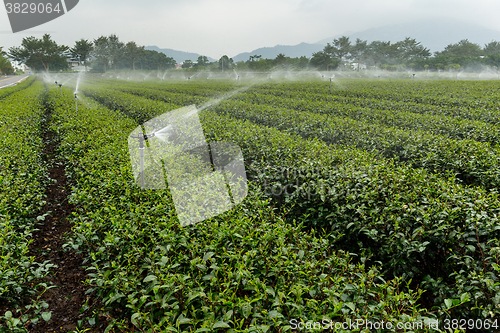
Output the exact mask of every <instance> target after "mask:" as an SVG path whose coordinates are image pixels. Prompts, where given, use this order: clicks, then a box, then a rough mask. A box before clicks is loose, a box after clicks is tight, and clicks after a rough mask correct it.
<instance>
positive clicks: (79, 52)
mask: <svg viewBox="0 0 500 333" xmlns="http://www.w3.org/2000/svg"><path fill="white" fill-rule="evenodd" d="M93 49H94V47H93V43H92V42H89V41H88V40H86V39H83V38H82V39H80V40H79V41H77V42H75V46H74V47H73V48H71V49H70V50H69V52H70V53H71V56H72V57H73V58H75V59H78V61H80V62H83V63H84V64H85V71H87V60H88V59H89V57H90V55H91V54H92V51H93Z"/></svg>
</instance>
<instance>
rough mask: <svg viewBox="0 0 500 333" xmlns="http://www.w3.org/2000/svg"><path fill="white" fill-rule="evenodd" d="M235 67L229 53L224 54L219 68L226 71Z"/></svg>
mask: <svg viewBox="0 0 500 333" xmlns="http://www.w3.org/2000/svg"><path fill="white" fill-rule="evenodd" d="M232 68H233V59H232V58H229V57H228V56H227V55H223V56H222V57H221V58H220V59H219V69H220V70H221V71H223V72H224V70H225V69H232Z"/></svg>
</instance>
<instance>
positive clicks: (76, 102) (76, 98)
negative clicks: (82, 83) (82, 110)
mask: <svg viewBox="0 0 500 333" xmlns="http://www.w3.org/2000/svg"><path fill="white" fill-rule="evenodd" d="M75 108H76V112H78V96H77V95H76V92H75Z"/></svg>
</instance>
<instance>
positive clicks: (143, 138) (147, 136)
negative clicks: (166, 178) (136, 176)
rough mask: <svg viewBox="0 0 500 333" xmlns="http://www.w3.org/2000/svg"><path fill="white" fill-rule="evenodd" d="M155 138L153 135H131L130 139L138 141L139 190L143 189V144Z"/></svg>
mask: <svg viewBox="0 0 500 333" xmlns="http://www.w3.org/2000/svg"><path fill="white" fill-rule="evenodd" d="M154 136H155V133H151V134H142V135H131V136H130V137H131V138H134V139H137V140H139V163H140V174H141V188H144V187H145V185H144V142H145V141H147V140H148V139H150V138H152V137H154Z"/></svg>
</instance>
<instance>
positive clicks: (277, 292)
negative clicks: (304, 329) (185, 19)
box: [48, 89, 425, 332]
mask: <svg viewBox="0 0 500 333" xmlns="http://www.w3.org/2000/svg"><path fill="white" fill-rule="evenodd" d="M48 106H49V107H50V108H52V109H53V117H54V122H53V130H54V131H56V132H57V133H58V135H59V136H60V138H61V153H62V154H63V156H64V157H65V158H66V160H67V163H68V168H67V170H68V172H69V176H70V177H71V179H72V180H73V181H74V188H73V193H72V196H71V201H72V202H73V203H74V204H75V205H76V207H77V212H76V215H75V223H76V225H75V227H74V229H73V230H74V236H73V237H72V240H71V242H70V243H69V245H70V246H72V247H73V248H74V249H76V250H78V251H81V252H83V253H85V254H86V257H87V258H88V261H87V264H88V265H89V266H90V270H89V272H91V279H90V283H91V284H92V285H93V287H94V290H95V291H96V292H97V294H98V295H99V296H100V297H101V298H102V303H103V304H104V308H103V310H104V311H105V312H107V313H108V314H107V315H108V316H109V318H110V321H111V323H110V326H109V327H108V329H109V330H111V329H113V328H116V329H122V330H125V331H128V332H131V331H134V327H135V330H136V331H142V332H146V331H147V332H160V331H161V332H165V331H192V332H195V331H196V332H210V331H227V330H229V331H233V332H250V331H253V332H266V331H278V330H279V331H282V332H285V331H290V330H291V326H290V324H289V321H290V320H291V319H292V318H297V319H298V320H304V321H307V320H313V321H321V319H323V318H328V319H332V320H334V321H339V322H343V321H346V320H347V319H351V320H354V319H362V318H372V319H373V320H379V321H382V320H384V321H394V322H396V321H408V320H418V321H422V320H424V319H425V318H424V316H422V314H421V313H420V311H421V310H419V309H418V307H417V305H416V302H417V300H418V298H419V295H420V294H421V292H422V291H420V290H417V291H411V290H408V291H407V292H400V291H399V290H401V289H403V288H405V289H406V286H404V285H402V284H401V281H400V278H396V279H390V280H388V281H387V282H386V281H385V280H384V279H383V278H382V277H381V274H380V272H379V269H378V268H377V267H376V266H372V267H367V266H365V265H364V264H363V262H364V261H365V260H364V259H363V260H359V262H358V263H356V264H354V263H353V262H351V256H350V255H349V254H348V253H346V252H345V251H338V250H335V249H334V248H332V247H331V244H332V243H334V242H335V239H336V238H337V236H334V235H331V236H329V235H323V236H322V237H321V238H318V237H317V236H316V234H315V233H314V232H312V233H305V232H303V231H301V226H300V225H297V224H296V223H287V222H285V221H284V220H283V218H282V217H281V214H282V213H281V212H280V211H278V210H273V209H272V208H271V207H269V202H268V201H267V200H264V199H263V198H262V197H261V196H260V195H259V191H258V190H257V189H256V190H255V191H254V190H252V191H251V194H250V196H249V197H248V198H247V199H245V201H244V202H243V203H242V204H241V205H239V206H238V207H237V208H235V209H234V210H232V211H229V212H226V213H224V214H222V215H220V216H218V217H216V218H213V219H211V220H207V221H204V222H202V223H198V224H196V225H194V226H191V227H186V228H181V227H180V226H179V223H178V220H177V218H176V215H175V210H174V207H173V205H172V202H171V200H170V199H169V195H168V192H166V191H142V190H140V189H139V188H137V187H136V186H135V184H134V181H133V179H132V175H131V170H130V162H129V157H128V149H127V138H128V135H129V134H130V132H131V131H132V130H133V129H134V128H135V127H136V126H137V123H136V122H135V121H133V120H132V119H130V118H127V117H123V116H122V114H121V113H119V112H115V111H112V110H109V109H105V108H103V107H101V106H98V105H96V104H94V103H93V102H90V101H85V100H81V105H80V106H79V110H78V114H75V112H74V111H73V110H74V109H73V107H74V102H73V100H72V96H71V94H70V92H65V97H64V99H61V98H60V95H59V93H58V91H56V90H55V89H54V90H53V91H51V92H49V98H48ZM361 155H362V154H361Z"/></svg>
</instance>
